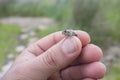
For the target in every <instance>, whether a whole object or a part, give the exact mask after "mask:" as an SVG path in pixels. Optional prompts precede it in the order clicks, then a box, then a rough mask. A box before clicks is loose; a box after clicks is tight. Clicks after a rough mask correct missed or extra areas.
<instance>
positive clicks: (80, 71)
mask: <svg viewBox="0 0 120 80" xmlns="http://www.w3.org/2000/svg"><path fill="white" fill-rule="evenodd" d="M105 71H106V68H105V66H104V65H103V64H102V63H100V62H94V63H90V64H84V65H80V66H75V67H70V68H68V69H66V70H64V71H62V77H63V79H65V80H71V79H72V80H79V79H83V78H93V79H98V78H102V77H103V76H104V75H105Z"/></svg>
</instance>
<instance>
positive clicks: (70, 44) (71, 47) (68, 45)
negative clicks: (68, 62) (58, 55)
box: [62, 37, 77, 54]
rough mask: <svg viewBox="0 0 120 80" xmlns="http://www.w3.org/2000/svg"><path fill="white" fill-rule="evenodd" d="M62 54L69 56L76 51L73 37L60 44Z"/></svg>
mask: <svg viewBox="0 0 120 80" xmlns="http://www.w3.org/2000/svg"><path fill="white" fill-rule="evenodd" d="M62 49H63V51H64V53H67V54H71V53H74V52H75V51H76V50H77V42H76V40H75V39H74V38H73V37H68V38H66V39H65V40H64V42H63V44H62Z"/></svg>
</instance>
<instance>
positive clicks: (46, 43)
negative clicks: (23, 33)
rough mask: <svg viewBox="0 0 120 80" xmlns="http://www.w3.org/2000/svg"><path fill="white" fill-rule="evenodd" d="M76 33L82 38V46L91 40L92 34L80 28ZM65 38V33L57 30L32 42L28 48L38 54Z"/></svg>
mask: <svg viewBox="0 0 120 80" xmlns="http://www.w3.org/2000/svg"><path fill="white" fill-rule="evenodd" d="M75 33H76V34H77V37H78V38H79V39H80V41H81V43H82V46H85V45H87V44H88V43H89V42H90V36H89V34H88V33H86V32H84V31H80V30H75ZM63 38H65V35H63V34H62V32H61V31H59V32H55V33H52V34H50V35H48V36H46V37H44V38H42V39H40V40H39V41H37V42H36V43H34V44H32V45H31V46H30V47H28V48H27V50H28V51H29V52H31V53H33V54H34V55H36V56H38V55H40V54H41V53H43V52H45V51H46V50H48V49H49V48H50V47H52V46H53V45H55V44H56V43H58V42H59V41H60V40H62V39H63Z"/></svg>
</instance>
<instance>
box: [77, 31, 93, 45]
mask: <svg viewBox="0 0 120 80" xmlns="http://www.w3.org/2000/svg"><path fill="white" fill-rule="evenodd" d="M76 32H77V34H78V37H79V38H80V40H81V42H82V45H83V46H85V45H87V44H88V43H90V41H91V39H90V35H89V34H88V33H87V32H85V31H81V30H76Z"/></svg>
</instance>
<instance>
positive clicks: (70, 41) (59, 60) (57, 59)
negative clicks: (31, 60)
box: [36, 36, 82, 76]
mask: <svg viewBox="0 0 120 80" xmlns="http://www.w3.org/2000/svg"><path fill="white" fill-rule="evenodd" d="M81 48H82V45H81V42H80V40H79V39H78V38H77V37H75V36H72V37H67V38H65V39H63V40H62V41H60V42H59V43H57V44H56V45H54V46H53V47H51V48H49V49H48V50H47V51H46V52H44V53H43V54H41V55H39V56H38V57H37V58H36V61H37V62H38V61H39V64H38V66H37V67H38V68H39V69H40V70H41V72H42V73H44V74H45V76H50V75H52V74H53V73H54V72H57V71H59V70H60V69H63V68H65V67H66V66H68V65H69V64H70V63H72V62H73V61H74V60H75V59H76V58H77V57H78V56H79V55H80V52H81Z"/></svg>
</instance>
